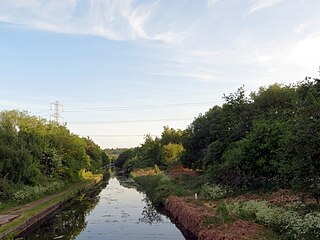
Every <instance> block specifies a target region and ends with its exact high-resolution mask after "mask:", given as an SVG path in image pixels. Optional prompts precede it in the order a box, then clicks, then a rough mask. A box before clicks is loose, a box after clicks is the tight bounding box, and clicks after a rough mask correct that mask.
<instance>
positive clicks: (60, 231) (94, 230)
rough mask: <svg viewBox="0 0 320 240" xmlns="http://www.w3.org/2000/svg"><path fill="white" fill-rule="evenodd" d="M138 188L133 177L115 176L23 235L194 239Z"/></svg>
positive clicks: (157, 239) (39, 236)
mask: <svg viewBox="0 0 320 240" xmlns="http://www.w3.org/2000/svg"><path fill="white" fill-rule="evenodd" d="M180 227H181V226H180V225H176V224H175V222H174V221H172V219H170V217H169V216H167V215H166V213H165V212H163V211H159V209H156V208H155V207H154V206H153V204H152V203H151V201H150V200H149V199H148V198H147V197H146V195H145V194H144V193H143V192H141V191H138V190H137V184H136V183H135V181H133V179H131V178H127V177H124V176H113V177H111V178H110V180H109V182H108V183H107V184H106V185H105V186H102V187H101V189H100V191H96V192H95V193H93V194H87V195H86V196H84V197H83V198H81V199H80V198H75V199H73V200H72V202H70V203H69V204H66V205H65V206H63V207H62V208H59V209H58V210H57V211H56V212H55V214H54V215H53V216H52V217H50V218H48V219H47V220H46V221H45V222H43V223H42V224H37V226H35V227H34V228H32V229H30V231H28V232H26V233H25V234H24V235H21V237H23V239H26V240H29V239H30V240H31V239H32V240H34V239H76V240H84V239H95V240H99V239H101V240H102V239H103V240H104V239H122V240H126V239H130V240H138V239H139V240H143V239H153V240H162V239H171V240H180V239H181V240H183V239H187V240H193V239H194V238H192V237H191V236H189V235H188V233H186V232H185V231H184V229H181V228H180Z"/></svg>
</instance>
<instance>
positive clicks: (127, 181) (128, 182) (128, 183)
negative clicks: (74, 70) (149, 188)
mask: <svg viewBox="0 0 320 240" xmlns="http://www.w3.org/2000/svg"><path fill="white" fill-rule="evenodd" d="M116 178H117V180H118V181H119V183H120V185H121V186H123V187H125V188H134V189H137V183H136V182H135V181H134V180H133V179H132V178H128V177H127V176H125V175H116Z"/></svg>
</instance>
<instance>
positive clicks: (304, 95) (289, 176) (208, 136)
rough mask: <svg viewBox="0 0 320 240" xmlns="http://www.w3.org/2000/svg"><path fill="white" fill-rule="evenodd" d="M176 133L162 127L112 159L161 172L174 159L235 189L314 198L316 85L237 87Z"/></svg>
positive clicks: (319, 123) (319, 115) (319, 193)
mask: <svg viewBox="0 0 320 240" xmlns="http://www.w3.org/2000/svg"><path fill="white" fill-rule="evenodd" d="M224 99H225V103H224V104H223V105H222V106H214V107H213V108H211V109H209V111H207V112H206V113H205V114H200V115H199V116H198V117H197V118H195V120H194V121H193V122H192V123H191V124H190V125H189V126H188V128H187V129H186V130H184V131H181V130H174V129H170V128H169V127H165V129H164V131H163V134H162V136H161V137H160V138H155V139H153V138H151V137H150V136H146V139H145V142H144V143H143V144H142V145H141V146H140V147H137V148H134V149H129V150H127V151H125V152H123V153H122V154H120V155H119V157H118V159H117V161H116V163H115V164H116V166H118V167H120V168H123V169H124V170H126V171H128V172H130V171H132V170H134V169H138V168H146V167H153V166H154V165H157V166H159V167H160V168H166V167H168V166H170V165H171V164H174V163H176V162H178V161H180V162H181V163H182V164H183V165H184V166H185V167H189V168H193V169H198V170H200V171H201V172H203V173H204V174H206V175H207V176H209V179H210V182H212V183H215V184H220V185H221V186H227V187H233V188H237V189H259V188H270V187H271V188H280V187H281V188H290V189H293V190H296V191H298V192H300V193H304V194H305V196H311V197H313V198H315V199H316V200H317V201H318V202H319V199H320V160H319V158H320V145H319V139H320V80H319V79H313V80H311V79H310V78H306V79H305V81H302V82H299V83H297V84H295V85H289V86H284V85H280V84H274V85H271V86H269V87H261V88H260V89H259V90H258V91H257V92H253V93H251V94H250V96H246V95H245V91H244V89H243V88H242V87H241V88H239V89H238V91H237V92H235V93H232V94H230V95H227V96H224Z"/></svg>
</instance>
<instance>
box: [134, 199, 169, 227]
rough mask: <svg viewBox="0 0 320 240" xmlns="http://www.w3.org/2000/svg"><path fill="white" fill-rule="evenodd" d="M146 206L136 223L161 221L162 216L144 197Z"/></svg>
mask: <svg viewBox="0 0 320 240" xmlns="http://www.w3.org/2000/svg"><path fill="white" fill-rule="evenodd" d="M144 201H145V202H146V206H145V207H144V208H143V211H142V213H141V215H142V217H141V218H139V219H138V223H146V224H150V225H152V224H155V223H161V222H163V219H162V216H161V215H160V213H158V212H157V210H156V209H155V207H154V206H153V205H152V203H151V201H150V200H149V199H148V198H145V199H144Z"/></svg>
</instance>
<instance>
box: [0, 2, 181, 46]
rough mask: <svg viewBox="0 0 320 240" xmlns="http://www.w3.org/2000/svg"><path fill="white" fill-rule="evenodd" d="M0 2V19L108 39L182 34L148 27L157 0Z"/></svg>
mask: <svg viewBox="0 0 320 240" xmlns="http://www.w3.org/2000/svg"><path fill="white" fill-rule="evenodd" d="M0 5H1V8H0V21H1V22H6V23H12V24H18V25H23V26H27V27H29V28H33V29H40V30H47V31H54V32H62V33H71V34H88V35H96V36H102V37H105V38H108V39H112V40H136V39H148V40H157V41H163V42H174V41H176V40H177V41H178V40H180V38H181V37H182V36H183V35H184V34H183V33H181V34H180V33H177V32H174V31H172V30H168V31H166V32H157V30H156V29H150V28H148V26H147V25H148V23H149V21H150V19H152V18H153V17H154V15H155V13H156V11H157V9H158V5H159V1H153V2H152V3H140V4H137V3H136V1H133V0H121V1H118V0H83V1H80V0H65V1H63V2H62V1H56V0H29V1H19V0H0Z"/></svg>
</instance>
